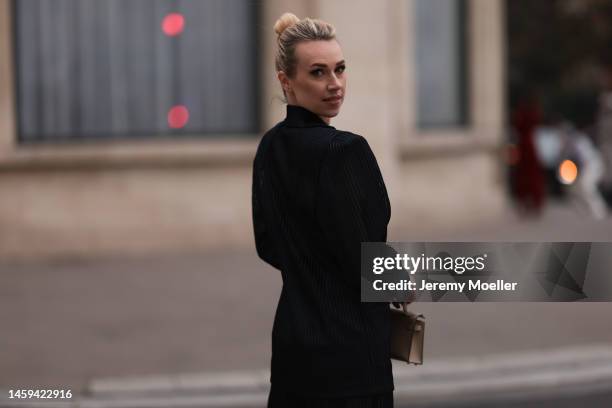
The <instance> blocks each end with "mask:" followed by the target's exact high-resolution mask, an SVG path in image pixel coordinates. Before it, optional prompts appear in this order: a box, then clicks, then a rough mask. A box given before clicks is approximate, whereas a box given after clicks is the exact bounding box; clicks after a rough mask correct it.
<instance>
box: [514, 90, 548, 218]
mask: <svg viewBox="0 0 612 408" xmlns="http://www.w3.org/2000/svg"><path fill="white" fill-rule="evenodd" d="M541 120H542V113H541V110H540V106H539V104H538V101H537V99H536V97H535V96H534V95H528V96H527V97H524V98H522V99H521V101H520V102H519V103H518V105H517V106H516V109H515V110H514V112H513V114H512V125H513V127H514V129H515V130H516V133H517V136H518V143H517V145H518V152H519V160H518V163H517V164H516V173H515V174H516V178H515V191H516V197H517V199H518V204H519V209H520V210H522V211H524V212H525V213H527V214H533V215H538V214H539V213H540V212H541V210H542V207H543V205H544V175H543V173H542V168H541V166H540V162H539V160H538V156H537V154H536V150H535V144H534V141H533V138H534V134H535V129H536V128H537V127H538V125H539V124H540V122H541Z"/></svg>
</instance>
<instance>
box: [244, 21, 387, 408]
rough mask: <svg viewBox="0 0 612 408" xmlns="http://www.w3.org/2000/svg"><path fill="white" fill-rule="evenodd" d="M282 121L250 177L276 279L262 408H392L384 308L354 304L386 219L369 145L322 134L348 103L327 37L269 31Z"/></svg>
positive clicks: (263, 246)
mask: <svg viewBox="0 0 612 408" xmlns="http://www.w3.org/2000/svg"><path fill="white" fill-rule="evenodd" d="M274 29H275V31H276V33H277V35H278V52H277V56H276V70H277V76H278V80H279V82H280V85H281V86H282V89H283V93H284V95H285V97H286V99H287V117H286V118H285V120H283V121H282V122H280V123H278V124H277V125H276V126H274V127H273V128H272V129H270V130H269V131H268V132H267V133H266V134H265V135H264V136H263V138H262V140H261V143H260V145H259V147H258V149H257V154H256V156H255V160H254V165H253V197H252V198H253V203H252V204H253V226H254V230H255V243H256V247H257V253H258V255H259V256H260V257H261V258H262V259H263V260H264V261H266V262H267V263H269V264H270V265H272V266H274V267H275V268H277V269H279V270H280V271H281V275H282V279H283V288H282V291H281V295H280V299H279V302H278V307H277V310H276V316H275V318H274V327H273V330H272V362H271V379H270V381H271V389H270V395H269V398H268V407H309V408H310V407H336V408H337V407H381V408H382V407H392V406H393V389H394V388H393V377H392V371H391V361H390V358H389V331H390V321H389V314H390V310H389V305H388V304H387V303H361V302H360V248H361V245H360V243H361V242H367V241H383V242H384V241H386V238H387V224H388V222H389V219H390V216H391V207H390V204H389V199H388V196H387V191H386V188H385V184H384V182H383V179H382V176H381V174H380V170H379V167H378V165H377V162H376V159H375V157H374V155H373V153H372V151H371V149H370V147H369V145H368V143H367V142H366V140H365V139H364V138H363V137H361V136H359V135H355V134H353V133H349V132H345V131H340V130H337V129H335V128H334V127H332V126H330V121H331V118H333V117H335V116H337V115H338V113H339V112H340V107H341V106H342V103H343V100H344V97H345V91H346V73H345V69H346V63H345V61H344V57H343V55H342V50H341V48H340V45H339V44H338V42H337V41H336V39H335V29H334V28H333V27H332V26H331V25H330V24H328V23H325V22H323V21H320V20H313V19H309V18H306V19H303V20H299V19H298V18H297V17H296V16H295V15H293V14H290V13H286V14H284V15H283V16H282V17H281V18H280V19H279V20H278V21H277V22H276V24H275V26H274Z"/></svg>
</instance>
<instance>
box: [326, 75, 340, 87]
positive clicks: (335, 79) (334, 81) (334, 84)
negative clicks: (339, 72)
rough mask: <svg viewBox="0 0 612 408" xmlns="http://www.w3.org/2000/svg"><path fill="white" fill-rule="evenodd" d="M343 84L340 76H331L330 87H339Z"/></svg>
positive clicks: (328, 85)
mask: <svg viewBox="0 0 612 408" xmlns="http://www.w3.org/2000/svg"><path fill="white" fill-rule="evenodd" d="M341 86H342V84H341V82H340V78H338V77H337V76H336V75H333V74H332V76H331V79H330V81H329V83H328V84H327V87H328V89H330V90H331V89H338V88H340V87H341Z"/></svg>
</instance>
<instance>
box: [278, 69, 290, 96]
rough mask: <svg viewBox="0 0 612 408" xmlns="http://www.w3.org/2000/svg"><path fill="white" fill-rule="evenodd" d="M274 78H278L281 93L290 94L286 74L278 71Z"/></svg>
mask: <svg viewBox="0 0 612 408" xmlns="http://www.w3.org/2000/svg"><path fill="white" fill-rule="evenodd" d="M276 77H277V78H278V80H279V82H280V84H281V87H282V88H283V91H284V92H291V84H290V83H289V77H288V76H287V74H285V72H283V71H278V72H277V73H276Z"/></svg>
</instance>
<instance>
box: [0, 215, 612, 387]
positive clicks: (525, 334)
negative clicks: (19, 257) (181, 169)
mask: <svg viewBox="0 0 612 408" xmlns="http://www.w3.org/2000/svg"><path fill="white" fill-rule="evenodd" d="M406 237H408V238H404V237H397V238H398V239H397V240H408V239H410V238H409V236H408V234H407V235H406ZM426 238H427V239H430V240H434V239H435V240H448V241H453V240H461V241H486V240H497V241H513V240H517V241H540V240H543V241H546V240H550V241H564V240H566V241H603V240H607V241H610V240H612V219H611V218H608V219H606V220H605V221H603V222H595V221H592V220H588V219H579V218H577V217H576V216H575V214H574V213H573V211H572V210H571V209H568V208H567V207H563V206H555V207H552V208H551V209H550V210H549V211H547V213H546V214H545V215H544V217H543V218H542V219H539V220H537V221H532V222H527V221H522V220H518V219H517V218H516V217H515V216H514V215H512V214H509V216H508V218H507V219H504V220H500V222H498V223H495V224H492V225H484V226H477V227H474V228H473V229H471V230H467V231H453V232H446V233H436V234H433V233H432V236H430V237H426ZM280 289H281V280H280V274H279V273H278V272H277V271H275V270H274V269H272V268H270V267H268V266H267V265H265V264H264V263H263V262H261V261H260V260H259V259H258V258H257V256H256V254H255V252H254V250H251V251H241V252H238V253H236V252H232V251H227V252H225V253H211V254H189V255H175V256H157V257H149V258H147V259H134V258H132V259H129V258H125V259H99V260H64V261H54V262H50V263H45V264H33V263H19V264H7V263H4V264H0V324H1V325H2V326H1V327H2V329H1V330H2V335H1V336H0V367H1V368H2V369H1V370H0V388H2V389H9V388H27V387H30V388H31V387H42V386H44V387H55V388H72V390H73V392H75V393H79V392H81V391H83V390H86V389H87V387H88V385H89V384H91V383H92V381H94V380H96V379H99V378H124V377H135V376H136V377H143V376H144V377H148V376H152V375H162V376H167V375H170V376H172V375H190V374H194V375H195V374H198V373H212V374H216V373H218V374H221V373H225V372H232V371H236V370H238V371H241V372H242V371H244V370H246V371H247V372H251V371H252V370H263V373H267V369H268V366H269V358H270V333H271V329H272V320H273V316H274V311H275V308H276V302H277V300H278V296H279V293H280ZM415 307H416V305H415ZM418 308H419V309H418V311H419V312H421V313H424V314H425V315H426V316H427V319H428V323H427V324H428V326H427V349H426V358H427V360H428V362H432V361H450V360H448V359H456V358H457V357H459V356H461V357H470V356H474V358H481V357H486V356H494V355H498V354H500V353H501V354H507V353H510V354H511V355H512V353H515V352H524V351H529V352H531V351H535V352H540V351H546V350H554V349H557V348H560V347H561V348H562V347H578V348H580V347H583V346H585V347H587V346H590V345H594V344H595V345H602V344H603V345H605V344H610V345H612V325H610V324H602V322H608V321H609V319H610V314H611V312H612V306H611V305H610V304H608V303H495V304H492V303H476V304H469V303H448V304H444V303H440V304H432V303H427V304H426V303H423V304H419V305H418ZM247 334H248V335H247ZM422 368H426V367H425V366H423V367H422ZM266 376H267V374H266ZM264 377H265V376H264ZM262 378H263V377H262Z"/></svg>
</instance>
